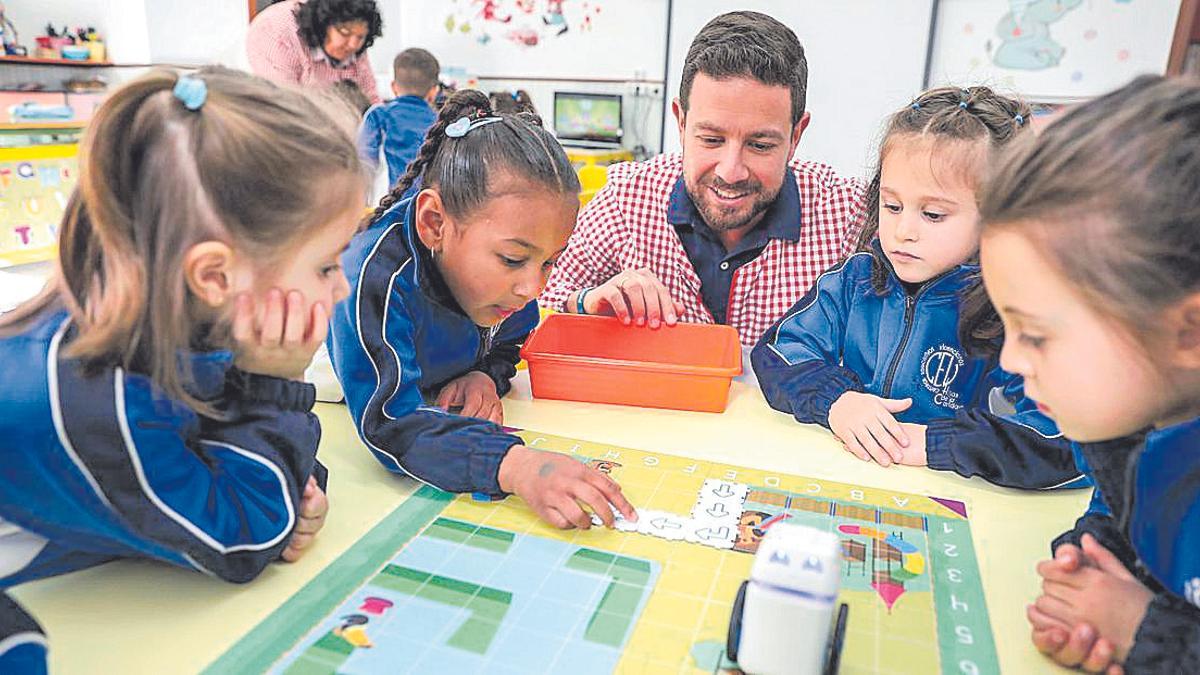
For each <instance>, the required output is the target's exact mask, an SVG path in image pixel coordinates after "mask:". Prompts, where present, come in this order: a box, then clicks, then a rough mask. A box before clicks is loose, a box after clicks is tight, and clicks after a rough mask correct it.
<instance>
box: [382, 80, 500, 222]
mask: <svg viewBox="0 0 1200 675" xmlns="http://www.w3.org/2000/svg"><path fill="white" fill-rule="evenodd" d="M491 114H492V106H491V102H490V101H489V100H488V97H487V96H485V95H484V94H483V93H481V92H479V91H476V90H474V89H464V90H462V91H457V92H455V93H454V94H453V95H452V96H450V98H448V99H446V102H445V103H444V104H443V105H442V109H441V111H439V112H438V116H437V121H435V122H434V123H433V126H432V127H429V131H428V132H426V134H425V141H424V142H422V143H421V149H420V150H418V151H417V156H416V157H414V158H413V160H412V161H411V162H409V164H408V169H407V170H406V171H405V172H404V175H403V176H401V177H400V180H398V181H396V186H395V187H393V188H392V189H391V190H389V191H388V193H387V194H386V195H384V196H383V199H381V200H379V206H377V207H376V208H375V211H374V213H372V214H371V219H370V221H368V225H369V224H373V223H375V222H377V221H378V220H379V219H380V218H381V217H382V216H383V214H384V213H387V211H388V209H390V208H392V207H393V206H395V205H396V202H399V201H400V200H401V199H402V198H403V197H404V193H405V192H408V189H409V188H410V187H412V186H413V183H415V182H416V181H417V179H418V178H421V177H422V175H423V174H424V173H425V169H426V168H427V167H428V166H429V165H430V164H431V163H432V162H433V160H434V158H435V157H437V155H438V152H440V151H441V149H442V145H443V143H444V142H445V140H446V127H448V126H450V125H451V124H453V123H454V122H456V121H457V120H458V119H459V118H460V117H488V116H490V115H491Z"/></svg>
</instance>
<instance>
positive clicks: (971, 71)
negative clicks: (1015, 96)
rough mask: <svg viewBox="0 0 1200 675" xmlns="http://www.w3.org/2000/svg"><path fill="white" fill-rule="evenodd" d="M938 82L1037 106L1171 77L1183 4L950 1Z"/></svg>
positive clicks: (935, 65) (935, 62)
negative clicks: (988, 90) (1139, 79)
mask: <svg viewBox="0 0 1200 675" xmlns="http://www.w3.org/2000/svg"><path fill="white" fill-rule="evenodd" d="M940 5H941V8H940V12H939V16H938V28H937V31H936V38H935V40H934V49H933V51H932V54H931V62H930V74H931V78H932V80H931V81H932V83H934V84H940V83H950V84H956V85H965V84H988V85H991V86H998V87H1000V88H1002V89H1005V90H1009V91H1014V92H1016V93H1019V94H1021V95H1022V96H1025V97H1026V98H1029V99H1031V100H1034V101H1045V102H1059V101H1071V100H1079V99H1085V98H1091V97H1094V96H1098V95H1100V94H1103V93H1104V92H1107V91H1109V90H1112V89H1115V88H1117V87H1120V86H1121V85H1123V84H1125V83H1126V82H1128V81H1129V80H1131V79H1133V78H1134V77H1135V76H1137V75H1140V74H1144V73H1156V74H1160V75H1161V74H1162V73H1164V72H1166V69H1167V61H1168V59H1169V57H1170V52H1171V37H1172V34H1173V33H1174V31H1175V23H1176V21H1177V20H1178V18H1179V7H1180V0H942V1H941V3H940Z"/></svg>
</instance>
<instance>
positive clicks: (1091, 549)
mask: <svg viewBox="0 0 1200 675" xmlns="http://www.w3.org/2000/svg"><path fill="white" fill-rule="evenodd" d="M1081 543H1082V544H1083V556H1082V558H1083V560H1081V561H1080V563H1079V564H1076V563H1075V561H1074V559H1073V556H1072V553H1073V551H1071V550H1070V549H1067V550H1065V551H1064V550H1063V549H1064V547H1059V549H1060V551H1062V553H1061V554H1060V553H1059V552H1058V551H1056V552H1055V560H1054V561H1046V562H1043V563H1039V564H1038V570H1037V571H1038V574H1040V575H1041V576H1042V595H1041V596H1040V597H1039V598H1038V599H1037V601H1036V602H1035V603H1034V608H1036V609H1037V610H1038V612H1039V613H1040V615H1043V616H1045V617H1047V618H1048V619H1051V620H1055V621H1058V622H1059V623H1060V624H1064V625H1067V626H1076V625H1078V624H1081V623H1088V624H1091V625H1092V626H1094V627H1095V631H1096V633H1097V634H1098V635H1100V636H1103V637H1104V638H1105V639H1107V640H1108V641H1109V642H1110V643H1111V644H1112V647H1113V655H1114V658H1115V660H1116V661H1118V662H1122V661H1124V660H1125V655H1126V654H1128V653H1129V650H1130V649H1131V648H1132V647H1133V638H1134V635H1136V634H1137V629H1138V626H1139V625H1140V624H1141V623H1142V619H1143V618H1144V617H1145V616H1146V608H1147V607H1148V606H1149V605H1150V601H1151V600H1152V599H1154V594H1153V593H1151V592H1150V590H1149V589H1147V588H1146V587H1145V586H1143V585H1142V583H1141V582H1140V581H1138V580H1137V579H1136V578H1135V577H1134V576H1133V575H1132V574H1130V572H1129V570H1127V569H1125V566H1124V565H1122V564H1121V561H1120V560H1118V559H1117V557H1116V556H1115V555H1113V554H1112V552H1110V551H1109V550H1108V549H1106V548H1104V547H1103V546H1101V545H1100V543H1099V542H1097V541H1096V538H1095V537H1093V536H1092V535H1090V534H1085V535H1083V539H1082V541H1081ZM1060 557H1061V558H1062V563H1060V562H1059V559H1060ZM1085 562H1086V564H1083V563H1085ZM1071 565H1075V566H1076V569H1075V570H1073V571H1071V570H1069V569H1064V568H1069V567H1070V566H1071Z"/></svg>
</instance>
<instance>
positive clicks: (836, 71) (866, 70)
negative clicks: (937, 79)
mask: <svg viewBox="0 0 1200 675" xmlns="http://www.w3.org/2000/svg"><path fill="white" fill-rule="evenodd" d="M735 9H751V10H755V11H759V12H763V13H765V14H769V15H771V16H773V17H775V18H776V19H779V20H780V21H782V22H783V23H784V24H786V25H787V26H789V27H790V28H791V29H792V30H793V31H795V32H796V36H797V37H799V38H800V43H801V44H802V45H804V51H805V55H806V56H807V58H808V97H807V98H808V105H807V108H808V110H809V111H810V112H811V114H812V123H811V124H810V125H809V127H808V130H807V131H805V132H804V137H803V138H802V139H801V140H800V147H799V148H797V150H796V155H797V156H798V157H802V158H804V159H811V160H816V161H819V162H824V163H826V164H829V165H831V166H833V167H834V169H836V170H837V171H838V172H840V173H842V174H846V175H865V174H866V173H867V171H868V170H869V169H870V168H872V167H873V165H874V163H875V160H876V157H875V155H876V153H877V151H878V148H877V144H878V136H879V133H880V131H881V128H882V124H883V121H884V118H885V117H887V116H888V115H889V114H891V113H892V112H894V111H895V110H897V109H899V108H900V107H901V106H903V105H905V104H906V103H908V102H909V101H911V100H912V99H913V97H914V96H915V95H916V94H917V93H919V92H920V90H921V82H922V79H923V78H924V74H925V49H926V44H927V42H928V38H929V19H930V12H931V10H932V0H904V1H903V2H898V1H897V0H839V1H838V2H830V1H829V0H791V1H787V0H758V1H751V2H738V3H729V2H722V1H721V0H679V1H678V2H675V3H674V8H673V12H672V17H671V19H672V20H671V45H670V49H669V57H668V64H669V65H668V71H667V94H668V100H670V99H671V98H674V97H676V96H678V93H679V82H680V78H681V76H682V72H683V61H684V58H685V57H686V56H687V50H688V47H689V46H690V44H691V42H692V39H693V38H694V37H695V36H696V33H698V32H699V31H700V28H702V27H703V26H704V24H706V23H708V21H709V19H711V18H713V17H715V16H717V15H718V14H723V13H725V12H728V11H732V10H735ZM663 130H664V133H663V138H664V149H665V150H666V151H668V152H671V151H677V150H678V149H679V147H680V145H679V133H678V126H677V124H676V123H675V118H674V116H673V115H672V114H671V106H670V105H669V104H668V105H667V106H666V111H665V115H664V120H663Z"/></svg>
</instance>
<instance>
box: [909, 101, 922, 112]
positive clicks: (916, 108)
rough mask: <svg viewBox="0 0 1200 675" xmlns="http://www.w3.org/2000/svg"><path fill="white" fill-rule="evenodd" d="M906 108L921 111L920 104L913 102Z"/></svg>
mask: <svg viewBox="0 0 1200 675" xmlns="http://www.w3.org/2000/svg"><path fill="white" fill-rule="evenodd" d="M908 107H910V108H912V109H913V110H920V109H921V104H920V103H918V102H917V101H913V102H912V105H910V106H908Z"/></svg>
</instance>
